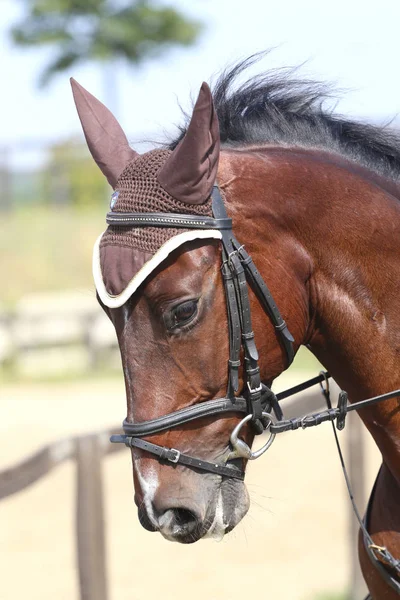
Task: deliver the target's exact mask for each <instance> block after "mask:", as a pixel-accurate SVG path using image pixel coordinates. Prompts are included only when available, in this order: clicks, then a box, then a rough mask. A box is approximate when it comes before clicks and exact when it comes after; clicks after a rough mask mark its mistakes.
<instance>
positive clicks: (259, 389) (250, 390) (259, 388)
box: [247, 382, 263, 394]
mask: <svg viewBox="0 0 400 600" xmlns="http://www.w3.org/2000/svg"><path fill="white" fill-rule="evenodd" d="M247 387H248V388H249V392H250V394H255V393H257V392H262V389H263V387H262V383H260V385H259V386H258V387H256V388H251V387H250V383H249V382H247Z"/></svg>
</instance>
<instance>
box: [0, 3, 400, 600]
mask: <svg viewBox="0 0 400 600" xmlns="http://www.w3.org/2000/svg"><path fill="white" fill-rule="evenodd" d="M0 7H1V11H0V53H1V54H0V57H1V58H0V81H1V88H0V89H1V92H2V93H1V98H0V106H1V127H0V188H1V194H0V265H1V268H0V275H1V281H2V284H1V287H0V385H1V389H0V397H1V401H0V431H1V434H2V435H1V442H0V448H1V452H0V469H4V471H3V472H2V473H0V497H4V499H3V500H2V502H1V504H0V564H1V565H2V574H1V578H0V599H3V598H4V599H7V600H8V599H14V598H15V599H19V598H22V597H25V595H26V594H27V593H29V596H30V597H31V598H32V599H35V598H38V599H39V598H40V599H46V598H53V597H54V596H55V595H57V596H58V597H59V598H60V599H64V598H65V599H68V600H70V599H73V598H86V599H88V600H93V599H94V598H96V600H105V599H106V598H112V599H115V600H117V599H125V598H126V599H128V598H132V599H141V598H150V599H152V598H157V597H158V596H160V595H161V594H162V595H163V597H166V598H172V597H173V598H174V599H175V600H179V599H180V598H184V597H186V596H187V594H188V593H190V594H191V595H192V596H193V597H194V598H200V597H201V598H204V597H209V598H224V599H228V600H236V599H237V598H239V597H242V596H243V594H246V596H249V595H252V596H253V595H254V596H259V595H261V594H262V595H263V597H272V598H282V599H287V600H289V599H290V600H329V599H331V600H334V599H336V600H343V599H344V598H349V597H350V594H351V595H352V598H353V600H359V599H361V597H362V596H361V594H362V591H363V584H362V583H361V582H360V579H359V575H358V574H357V573H356V572H355V570H354V561H355V558H354V551H352V548H354V543H355V542H354V540H355V527H354V523H353V522H352V520H351V517H350V516H349V508H348V499H347V497H346V493H345V489H344V484H343V481H342V476H341V472H340V467H339V462H338V459H337V456H336V454H335V448H334V445H333V442H332V439H331V431H330V430H329V427H328V426H327V427H326V428H325V429H323V428H321V429H322V431H321V430H320V429H318V431H309V432H307V434H305V435H302V432H298V433H297V434H292V435H290V436H286V435H285V436H281V438H280V439H279V441H277V442H276V444H275V445H274V446H273V447H272V448H271V450H270V452H269V453H268V455H267V456H266V457H264V458H263V459H261V460H260V461H258V462H257V464H255V465H251V468H250V472H249V489H250V493H251V497H252V509H251V512H250V514H249V516H248V517H247V518H246V519H245V521H244V522H243V523H242V524H241V525H240V526H239V527H238V528H237V530H235V531H234V532H233V533H232V534H230V535H229V536H228V537H227V538H226V539H224V540H223V541H222V542H221V544H219V545H218V544H216V543H215V542H211V541H204V542H200V544H196V545H195V546H194V547H178V546H176V545H172V544H170V543H168V542H166V541H165V540H163V539H159V538H158V536H156V535H152V534H150V533H147V532H145V531H144V530H142V529H141V528H140V526H139V525H138V523H137V518H136V513H135V507H134V504H133V487H132V483H131V474H130V472H131V467H130V458H129V456H128V452H121V453H119V452H118V453H116V454H112V455H111V456H109V457H106V456H105V455H106V453H107V452H108V450H107V448H108V444H107V442H106V440H107V435H106V434H104V435H102V436H101V435H100V436H94V437H93V438H90V440H91V441H90V440H89V442H88V444H89V445H88V446H85V443H86V442H82V439H81V441H79V440H78V441H77V439H76V438H75V437H74V436H78V435H80V434H82V435H83V434H87V433H89V432H93V431H102V430H108V429H111V428H113V427H115V426H117V425H118V423H119V421H120V420H122V418H123V416H124V411H125V399H124V388H123V380H122V372H121V367H120V360H119V353H118V349H117V345H116V339H115V335H114V332H113V329H112V328H111V326H110V325H109V323H108V321H107V319H106V318H105V317H104V316H103V314H102V313H101V311H100V310H99V308H98V306H97V304H96V301H95V294H94V289H93V284H92V277H91V251H92V247H93V243H94V241H95V239H96V238H97V236H98V235H99V234H100V233H101V231H102V230H103V229H104V228H105V213H106V212H107V209H108V203H109V196H110V193H111V190H110V189H109V188H108V187H107V185H106V184H105V183H104V181H103V177H102V176H101V174H100V172H99V171H98V170H97V167H96V165H95V164H94V163H93V161H92V159H91V157H90V156H89V153H88V151H87V149H86V146H85V144H84V140H83V135H82V132H81V129H80V124H79V121H78V117H77V114H76V111H75V107H74V104H73V101H72V95H71V92H70V86H69V77H70V76H73V77H75V78H76V79H77V80H78V81H79V82H80V83H81V84H82V85H84V86H85V87H86V88H87V89H88V90H89V91H91V92H92V93H93V94H94V95H96V96H97V97H98V98H99V99H101V100H102V101H103V102H104V103H105V104H106V105H107V106H108V107H109V108H110V109H111V110H112V111H113V112H114V114H115V115H116V116H117V117H118V119H119V121H120V122H121V124H122V126H123V128H124V130H125V131H126V133H127V136H128V139H129V140H130V141H131V143H132V145H133V147H135V149H136V150H138V151H139V152H144V151H146V150H148V149H150V148H152V147H154V145H155V144H156V143H157V142H162V141H165V140H167V139H168V138H169V136H173V135H174V133H175V132H176V126H177V125H179V123H180V122H182V113H181V111H182V109H183V110H190V106H191V104H192V100H193V98H195V97H196V94H197V92H198V89H199V86H200V85H201V82H202V81H203V80H207V81H212V79H213V78H215V77H216V76H217V75H218V73H219V72H220V71H221V70H222V69H223V68H224V67H226V66H227V65H229V64H231V63H232V62H234V61H235V60H238V59H242V58H245V57H247V56H249V55H250V54H253V53H255V52H258V51H261V50H266V49H272V51H271V52H270V53H269V54H268V55H266V56H265V58H264V59H263V60H262V61H261V62H259V63H258V64H256V65H254V66H253V67H252V71H251V72H259V71H261V70H268V69H274V68H277V67H288V66H289V67H295V66H298V65H299V66H300V74H302V75H303V76H304V77H305V78H312V79H317V80H320V81H326V82H328V83H332V84H333V87H334V88H336V89H337V90H339V92H338V94H336V95H335V94H333V95H332V98H331V99H330V100H329V101H328V103H327V105H328V106H331V107H332V108H333V109H334V110H335V111H337V112H340V113H342V114H346V115H351V116H352V117H357V118H361V119H363V120H368V121H371V122H373V123H377V124H381V125H383V124H389V123H390V124H391V126H393V127H397V126H398V122H399V121H398V107H399V98H400V78H399V77H398V75H397V57H398V23H399V21H400V5H399V4H398V3H397V2H395V1H394V0H383V1H381V2H380V3H379V4H376V3H366V2H365V1H363V2H361V0H354V1H353V2H351V3H350V2H348V1H347V2H345V1H344V0H337V2H335V3H334V4H332V3H322V2H320V1H313V0H305V1H303V2H301V3H299V2H296V1H295V0H287V2H285V3H281V4H278V3H276V2H270V1H269V0H247V1H246V2H233V1H232V0H191V2H188V1H187V0H186V1H184V0H170V2H169V1H167V0H166V1H162V0H159V1H157V0H140V1H139V0H137V1H135V0H130V1H128V0H0ZM318 369H319V365H318V364H317V363H316V361H315V360H314V359H313V357H311V356H310V355H308V354H306V353H305V352H302V353H301V354H300V356H299V358H298V360H297V361H296V363H295V366H294V367H293V368H292V369H291V371H290V373H289V374H284V375H283V376H282V378H280V381H278V382H277V387H276V389H280V388H283V387H285V386H286V385H291V384H292V383H295V382H297V381H299V380H300V378H305V377H307V376H308V375H310V376H312V375H314V374H316V371H318ZM319 403H320V399H319V398H318V397H317V396H316V395H315V394H311V396H310V395H306V396H305V397H303V399H302V400H300V401H299V402H297V404H296V407H293V410H296V411H297V412H298V413H301V412H302V411H303V410H304V407H308V408H311V407H312V406H319ZM290 410H291V409H290ZM351 416H353V415H351ZM342 437H343V439H344V444H345V447H346V451H347V454H348V458H349V460H351V461H353V462H352V465H354V467H353V471H354V473H355V477H356V478H357V474H358V477H359V481H358V488H357V489H358V491H357V493H358V497H359V501H360V503H361V509H362V510H363V509H364V505H365V499H366V494H367V490H369V489H370V488H371V485H372V481H373V479H374V475H375V473H376V470H377V465H378V463H379V457H378V456H377V452H376V451H375V449H374V447H373V446H372V445H371V443H370V441H369V439H367V438H366V436H365V434H364V431H363V430H360V429H359V428H358V426H357V424H356V423H355V424H354V428H353V434H351V428H349V430H348V431H346V432H345V433H344V434H343V436H342ZM60 440H64V441H63V442H62V443H61V442H60ZM104 440H105V441H104ZM50 443H51V444H52V446H51V447H50V446H49V447H48V449H47V451H46V452H44V453H43V452H42V454H40V452H39V454H36V455H35V456H36V458H35V459H32V460H31V461H30V462H29V461H28V462H26V460H27V458H28V457H29V456H30V454H31V453H37V452H38V451H39V449H40V448H41V447H42V446H46V445H48V444H50ZM49 448H50V450H49ZM316 448H318V457H317V456H316V455H317V452H316ZM360 448H362V449H363V451H357V449H358V450H359V449H360ZM352 449H353V450H352ZM91 453H92V454H91ZM78 459H79V460H78ZM79 461H80V462H79ZM85 461H86V462H85ZM61 463H62V464H61ZM59 464H60V466H58V465H59ZM95 464H96V465H97V466H98V469H97V471H96V468H94V467H93V468H91V466H90V465H95ZM13 465H16V466H18V465H19V471H17V470H15V469H14V470H12V471H6V469H8V468H11V467H13ZM77 465H78V467H77ZM85 465H86V466H85ZM88 465H89V466H88ZM53 467H57V468H54V469H53ZM50 470H51V473H50ZM91 477H92V478H93V481H92V488H91V490H92V491H91V492H90V490H89V491H88V490H87V489H86V491H85V489H84V491H82V489H81V486H82V485H83V486H84V485H85V484H84V483H82V482H83V481H84V480H85V479H88V480H91V479H90V478H91ZM28 484H29V485H28ZM93 486H94V487H93ZM96 486H97V487H96ZM93 490H97V493H94V492H93ZM90 494H92V496H91V495H90ZM99 495H100V497H101V499H102V500H101V502H100V503H99V501H98V499H97V501H96V497H97V498H98V497H99ZM82 498H83V500H82ZM90 498H91V499H90ZM96 502H97V504H96ZM85 507H86V508H85ZM93 515H95V519H94V521H93V522H92V521H90V520H91V519H92V517H93ZM100 525H101V528H100ZM99 528H100V529H101V533H100V534H99ZM79 535H80V536H81V540H80V541H79V540H78V538H79ZM96 536H97V537H96ZM88 537H90V539H91V540H92V542H88V543H89V546H85V542H82V538H84V539H86V538H88ZM77 540H78V541H77ZM91 543H92V544H93V545H94V546H96V545H97V546H100V547H101V548H103V550H104V551H103V552H100V554H99V556H97V558H96V557H95V558H93V561H92V562H90V560H91V559H88V556H89V557H90V556H92V552H93V556H94V554H95V552H94V551H93V546H91V545H90V544H91ZM82 544H83V545H82ZM82 557H83V558H82ZM85 557H86V559H87V560H86V562H89V563H90V564H85V565H82V560H83V561H85ZM96 561H97V562H96ZM332 567H333V568H332ZM333 572H334V573H335V576H334V577H332V573H333ZM96 573H97V574H98V583H97V585H98V587H97V588H96V587H94V588H93V583H92V582H91V581H90V578H91V576H93V574H96ZM351 590H353V591H351Z"/></svg>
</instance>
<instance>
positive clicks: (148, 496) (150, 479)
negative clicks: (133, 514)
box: [134, 451, 159, 529]
mask: <svg viewBox="0 0 400 600" xmlns="http://www.w3.org/2000/svg"><path fill="white" fill-rule="evenodd" d="M134 452H135V451H134ZM140 460H141V457H140V456H137V455H136V456H135V460H134V466H135V469H136V473H137V476H138V479H139V483H140V487H141V489H142V493H143V503H144V505H145V507H146V512H147V516H148V517H149V519H150V522H151V524H152V525H154V527H156V528H157V529H158V520H157V519H156V517H155V515H154V509H153V500H154V496H155V494H156V491H157V488H158V483H159V482H158V476H157V473H156V470H155V468H154V466H153V465H149V466H148V468H147V469H146V474H144V473H142V472H141V470H140V464H139V463H140Z"/></svg>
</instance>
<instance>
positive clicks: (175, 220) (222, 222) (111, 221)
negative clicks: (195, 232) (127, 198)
mask: <svg viewBox="0 0 400 600" xmlns="http://www.w3.org/2000/svg"><path fill="white" fill-rule="evenodd" d="M106 221H107V223H108V225H123V226H126V227H149V226H154V227H183V228H186V229H187V228H189V229H232V219H229V218H228V217H225V218H222V219H213V218H212V217H201V216H193V215H181V214H178V213H123V212H121V213H115V212H109V213H107V217H106Z"/></svg>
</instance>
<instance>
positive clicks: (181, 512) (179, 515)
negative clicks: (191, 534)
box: [172, 508, 197, 527]
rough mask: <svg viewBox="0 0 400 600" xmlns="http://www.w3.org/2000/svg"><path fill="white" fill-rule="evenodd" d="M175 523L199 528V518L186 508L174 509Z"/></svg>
mask: <svg viewBox="0 0 400 600" xmlns="http://www.w3.org/2000/svg"><path fill="white" fill-rule="evenodd" d="M172 510H173V512H174V515H175V522H176V524H177V525H182V526H184V525H186V527H195V526H197V517H196V515H194V514H193V513H192V512H191V511H190V510H187V509H186V508H173V509H172Z"/></svg>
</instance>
